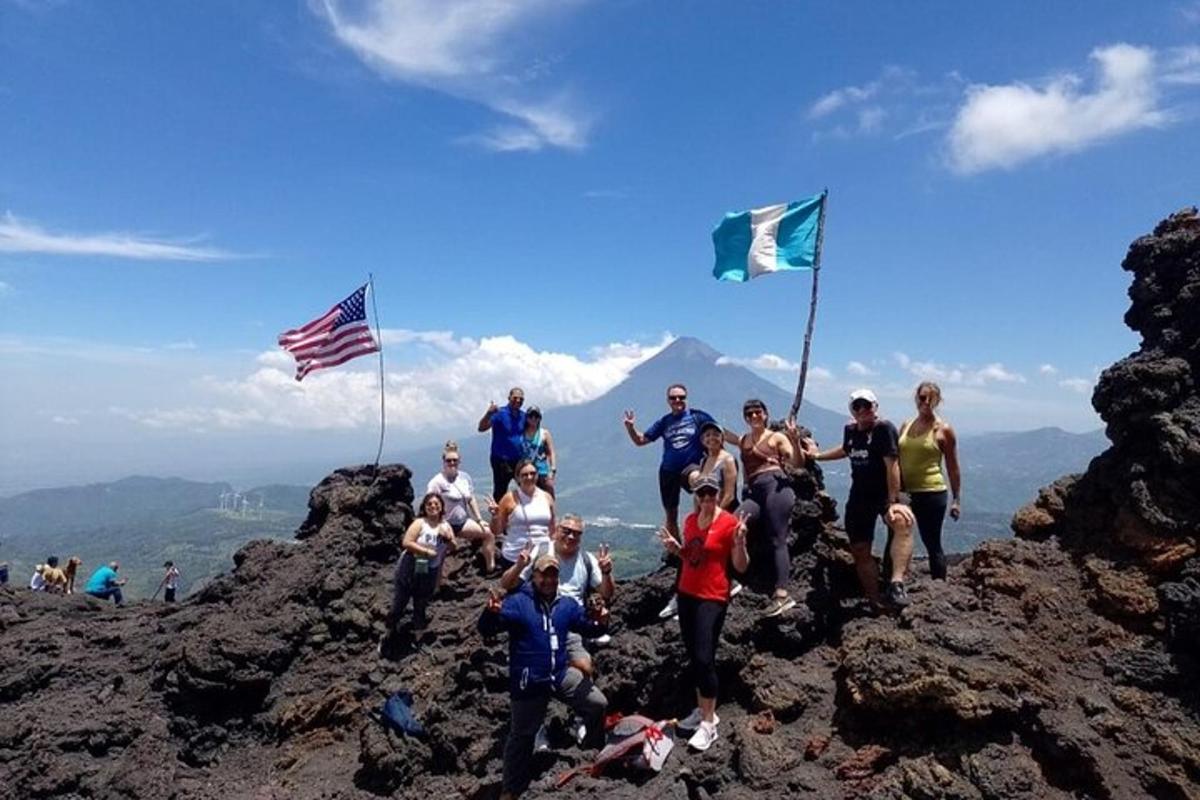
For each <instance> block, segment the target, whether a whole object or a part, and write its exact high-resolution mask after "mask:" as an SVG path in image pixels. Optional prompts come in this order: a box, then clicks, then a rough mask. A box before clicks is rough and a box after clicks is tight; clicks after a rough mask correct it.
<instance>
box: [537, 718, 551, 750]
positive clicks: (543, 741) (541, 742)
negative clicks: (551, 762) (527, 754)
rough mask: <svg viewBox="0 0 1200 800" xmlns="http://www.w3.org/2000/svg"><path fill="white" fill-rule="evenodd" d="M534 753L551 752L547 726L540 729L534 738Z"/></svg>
mask: <svg viewBox="0 0 1200 800" xmlns="http://www.w3.org/2000/svg"><path fill="white" fill-rule="evenodd" d="M533 752H535V753H549V752H550V737H549V735H547V733H546V726H545V725H543V726H542V727H540V728H538V732H537V736H535V737H534V738H533Z"/></svg>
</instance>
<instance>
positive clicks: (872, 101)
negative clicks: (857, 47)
mask: <svg viewBox="0 0 1200 800" xmlns="http://www.w3.org/2000/svg"><path fill="white" fill-rule="evenodd" d="M961 85H962V80H961V78H959V77H958V75H956V74H954V73H951V74H948V75H944V76H942V77H941V78H940V79H936V80H934V81H930V82H922V81H920V80H918V75H917V73H916V72H915V71H914V70H912V69H909V68H907V67H901V66H896V65H890V66H886V67H884V68H883V69H882V70H881V71H880V73H879V76H878V77H876V78H875V79H874V80H872V81H869V82H867V83H864V84H861V85H856V86H843V87H841V88H838V89H834V90H832V91H830V92H827V93H826V94H824V95H822V96H821V97H819V98H818V99H817V100H816V101H814V102H813V103H812V104H811V105H810V106H809V107H808V112H807V116H808V119H809V120H810V121H811V122H813V123H814V124H818V125H825V126H827V127H825V128H823V129H821V130H817V131H815V132H814V133H813V139H814V140H820V139H826V138H834V139H849V138H852V137H858V136H872V135H876V134H880V133H882V132H883V131H884V128H885V127H886V128H891V129H894V130H898V131H899V133H896V134H895V137H894V138H897V139H902V138H906V137H908V136H913V135H915V134H918V133H923V132H926V131H930V130H936V129H938V128H942V127H945V126H946V125H947V122H946V120H948V119H949V117H950V114H951V111H952V109H953V105H952V104H951V99H952V98H953V97H954V96H956V94H957V92H958V91H959V89H960V88H961Z"/></svg>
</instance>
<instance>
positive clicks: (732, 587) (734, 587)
mask: <svg viewBox="0 0 1200 800" xmlns="http://www.w3.org/2000/svg"><path fill="white" fill-rule="evenodd" d="M743 588H745V587H743V586H742V585H741V584H740V583H738V582H737V581H730V582H729V599H730V600H732V599H733V598H735V597H737V596H738V595H739V594H741V591H742V589H743Z"/></svg>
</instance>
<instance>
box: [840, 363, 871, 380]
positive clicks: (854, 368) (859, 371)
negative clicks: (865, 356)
mask: <svg viewBox="0 0 1200 800" xmlns="http://www.w3.org/2000/svg"><path fill="white" fill-rule="evenodd" d="M846 372H848V373H850V374H851V375H857V376H859V377H860V378H864V377H866V376H868V375H874V374H875V370H873V369H871V368H870V367H868V366H867V365H866V364H864V363H862V362H861V361H851V362H849V363H847V364H846Z"/></svg>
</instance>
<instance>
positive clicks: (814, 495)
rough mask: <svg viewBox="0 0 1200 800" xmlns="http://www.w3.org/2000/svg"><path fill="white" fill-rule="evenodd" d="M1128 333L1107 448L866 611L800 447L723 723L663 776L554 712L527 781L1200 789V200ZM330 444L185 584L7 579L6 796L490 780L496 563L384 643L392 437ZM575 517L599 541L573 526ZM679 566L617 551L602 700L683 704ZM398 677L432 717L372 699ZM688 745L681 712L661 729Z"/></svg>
mask: <svg viewBox="0 0 1200 800" xmlns="http://www.w3.org/2000/svg"><path fill="white" fill-rule="evenodd" d="M1124 267H1125V269H1126V270H1128V271H1130V272H1131V273H1132V274H1133V286H1132V288H1131V290H1130V298H1131V300H1132V306H1131V308H1130V310H1129V312H1128V313H1127V314H1126V321H1127V322H1128V323H1129V325H1130V326H1131V327H1133V328H1134V329H1135V330H1137V331H1139V332H1140V333H1141V334H1142V337H1143V340H1142V345H1141V347H1140V349H1139V350H1138V351H1137V352H1135V353H1134V354H1132V355H1131V356H1129V357H1128V358H1126V359H1123V360H1122V361H1120V362H1118V363H1117V364H1114V365H1113V366H1112V367H1110V368H1109V369H1108V370H1106V371H1105V373H1104V375H1103V376H1102V378H1101V380H1100V384H1099V386H1098V387H1097V389H1096V393H1095V397H1094V403H1095V405H1096V408H1097V410H1098V411H1099V412H1100V414H1101V415H1102V417H1103V418H1104V420H1105V422H1106V424H1107V430H1108V435H1109V437H1110V439H1111V441H1112V447H1111V448H1109V450H1108V451H1106V452H1105V453H1104V454H1103V455H1101V456H1099V457H1098V458H1096V459H1095V460H1094V461H1093V462H1092V464H1091V466H1090V467H1089V469H1088V470H1087V472H1086V473H1084V474H1082V475H1078V476H1072V477H1068V478H1064V479H1062V480H1060V481H1058V482H1056V483H1055V484H1053V485H1052V486H1050V487H1047V488H1046V489H1044V490H1043V491H1042V492H1041V493H1040V495H1039V497H1038V498H1037V500H1036V501H1035V502H1034V503H1032V504H1031V505H1030V506H1028V507H1026V508H1024V509H1022V511H1021V512H1019V513H1018V515H1017V517H1016V518H1015V519H1014V528H1015V530H1016V532H1017V536H1016V537H1015V538H1013V539H1011V540H1004V541H991V542H987V543H985V544H984V545H982V546H980V547H979V548H977V549H976V550H975V551H974V552H973V553H972V554H970V555H969V556H967V557H966V558H965V559H964V560H962V561H961V562H960V563H958V564H956V565H955V566H953V567H952V568H951V570H950V579H949V580H948V581H946V582H931V581H930V580H928V578H927V576H925V575H924V574H918V575H916V576H915V577H914V579H913V581H912V583H911V591H910V595H911V597H912V604H911V605H910V606H909V607H908V608H906V609H905V610H904V611H903V612H902V613H899V614H897V615H887V616H880V617H875V616H871V615H869V614H868V613H867V609H866V608H865V606H864V604H863V603H862V601H861V600H860V599H859V598H858V591H857V584H856V579H855V575H854V570H853V566H852V561H851V559H850V556H849V552H848V549H847V544H846V540H845V536H844V534H843V533H842V532H841V531H840V530H839V529H838V528H837V527H836V526H835V525H834V524H833V522H834V521H835V519H836V513H835V512H836V506H835V504H834V503H833V502H832V501H831V500H830V499H829V498H828V497H827V496H825V495H824V493H823V492H822V491H821V483H820V475H819V474H817V473H809V472H806V471H800V472H797V473H795V474H794V476H793V479H794V481H795V483H796V486H797V496H798V498H799V499H798V502H797V504H796V507H795V509H794V511H793V517H792V527H793V531H794V539H793V542H792V552H793V561H792V571H793V582H794V593H795V594H796V595H797V597H798V599H799V600H800V602H799V604H798V606H797V608H796V609H795V610H793V611H792V612H791V613H790V614H789V615H788V616H786V617H785V618H783V619H782V620H780V621H773V622H771V621H763V620H760V619H758V616H757V613H756V611H757V604H758V601H760V600H761V599H762V593H763V592H767V591H769V586H768V585H767V584H766V583H765V582H764V581H763V576H760V575H758V574H756V573H755V570H754V566H753V563H754V562H757V563H758V564H762V563H764V562H765V561H766V560H767V559H765V558H762V557H757V558H756V555H757V552H756V550H754V549H752V553H751V557H752V573H754V574H752V575H751V576H750V579H749V581H748V584H749V588H748V590H747V591H746V592H744V593H743V594H741V595H739V596H738V597H737V598H736V599H735V600H734V601H733V604H732V607H731V611H730V614H729V618H728V621H727V624H726V627H725V633H724V637H723V640H722V642H721V645H720V648H719V650H718V669H719V672H720V677H721V705H720V714H721V719H722V726H721V727H722V737H721V739H720V740H719V741H718V742H717V744H716V745H714V747H713V748H712V749H710V750H709V751H708V752H706V753H703V754H696V753H688V752H686V749H685V748H684V747H682V746H680V747H678V748H677V749H676V751H675V752H674V753H672V754H671V756H670V758H669V760H668V762H667V765H666V767H665V769H664V770H663V771H662V772H661V773H659V774H657V775H652V776H651V775H646V774H638V773H629V772H625V771H623V770H622V769H620V768H615V769H613V770H611V771H610V772H609V773H607V774H605V775H604V776H602V777H598V778H593V777H580V778H577V779H575V780H574V781H572V782H571V783H570V784H568V785H567V786H566V787H565V788H562V789H558V790H554V789H552V788H551V785H552V784H553V781H554V778H555V776H556V775H557V774H559V773H560V772H562V771H563V770H565V769H568V768H570V767H572V766H576V765H579V764H583V763H586V762H587V761H588V760H589V759H590V757H591V755H593V754H592V753H591V752H586V751H580V750H579V749H577V748H576V747H575V746H574V745H570V744H568V743H567V742H566V741H565V737H564V736H562V715H563V714H564V712H563V710H562V709H561V708H555V707H554V706H552V708H555V710H554V711H553V712H552V713H553V714H554V715H555V716H554V717H553V719H552V722H551V734H552V737H556V738H557V739H558V742H557V745H558V746H557V747H556V749H555V750H554V751H553V752H551V753H549V754H544V755H539V756H537V757H536V758H537V759H538V760H537V764H536V770H537V772H538V773H539V774H540V776H541V777H540V778H538V780H537V781H536V782H535V784H534V786H533V787H532V788H531V790H530V793H529V794H530V796H542V795H550V794H557V795H563V796H604V797H605V798H613V799H620V798H633V797H638V798H680V800H683V799H684V798H687V799H688V800H699V798H716V797H728V798H750V797H758V796H766V795H768V794H769V795H771V796H795V797H814V798H815V797H821V798H830V797H834V798H843V797H844V798H857V797H862V798H879V799H880V800H883V799H884V798H895V799H897V800H898V799H899V798H922V799H928V800H935V799H941V800H983V799H985V798H986V799H987V800H1000V799H1001V798H1005V799H1007V798H1029V799H1030V800H1032V799H1034V798H1038V799H1041V798H1110V799H1114V800H1115V799H1117V798H1135V797H1155V798H1197V797H1200V724H1198V711H1200V705H1198V701H1200V691H1198V689H1197V686H1196V681H1195V676H1196V674H1197V672H1196V661H1195V659H1196V655H1197V654H1196V648H1197V643H1198V642H1200V637H1198V636H1197V634H1198V633H1200V555H1198V554H1197V549H1196V547H1197V546H1196V538H1197V534H1198V533H1200V497H1198V496H1197V494H1198V491H1200V489H1198V487H1200V396H1198V393H1197V378H1198V377H1200V217H1198V216H1197V214H1196V211H1195V210H1194V209H1192V210H1188V211H1183V212H1180V213H1178V214H1175V215H1172V216H1171V217H1169V218H1168V219H1167V220H1165V221H1163V222H1162V223H1161V224H1160V225H1158V227H1156V229H1155V230H1154V233H1153V234H1152V235H1150V236H1146V237H1143V238H1140V239H1138V240H1137V241H1135V242H1134V243H1133V245H1132V246H1131V248H1130V251H1129V255H1128V256H1127V258H1126V259H1125V262H1124ZM372 477H373V476H372V474H371V471H370V470H369V469H366V468H351V469H343V470H338V471H336V472H334V473H333V474H332V475H330V476H329V477H327V478H326V479H325V480H323V481H322V482H321V483H320V484H319V485H318V486H316V487H315V488H314V489H313V491H312V495H311V500H310V510H309V515H308V518H307V520H306V521H305V523H304V524H303V525H302V526H301V528H300V529H299V531H298V532H297V536H296V540H295V541H294V542H277V541H258V542H253V543H251V544H249V545H247V546H246V547H245V548H243V549H242V550H241V551H239V552H238V553H237V555H236V557H235V566H234V569H233V571H232V572H231V573H229V574H228V575H225V576H223V577H221V578H219V579H218V580H216V581H214V582H213V583H212V584H211V585H209V586H208V587H207V588H205V589H204V590H202V591H201V592H199V593H198V594H197V595H195V596H193V597H191V598H189V599H188V600H187V602H184V603H182V604H179V605H177V606H163V605H151V604H135V605H133V606H131V607H127V608H122V609H115V608H111V607H108V606H105V605H103V604H101V603H99V602H98V601H95V600H92V599H90V598H87V597H83V596H78V595H77V596H73V597H55V596H47V595H40V594H32V593H29V592H26V591H22V590H20V589H14V588H12V587H8V588H4V589H0V642H2V646H0V714H2V719H3V724H0V797H4V798H8V797H13V798H17V797H19V798H22V799H23V800H29V799H30V798H50V797H80V798H110V797H111V798H116V797H121V798H131V799H134V800H136V799H138V798H146V800H150V798H154V800H163V799H164V798H180V799H181V800H182V798H218V797H219V798H258V799H261V800H268V799H272V798H347V799H348V798H373V797H381V796H392V797H444V798H456V797H464V798H488V797H493V796H495V794H496V792H497V790H498V776H499V771H500V764H499V754H500V751H501V747H502V742H503V734H504V729H505V725H506V723H507V713H508V698H507V695H506V664H505V662H506V649H505V647H504V643H503V642H485V641H483V640H481V638H480V636H479V634H478V633H476V631H475V620H476V619H477V617H478V614H479V612H480V609H481V607H482V603H483V600H484V597H485V595H486V584H485V582H484V581H483V580H482V579H481V578H480V577H479V576H478V570H477V568H476V565H475V564H473V563H471V562H470V561H469V560H468V559H466V558H462V557H457V556H452V557H450V559H449V561H448V564H447V576H446V581H445V584H444V586H443V588H442V589H441V591H440V593H439V595H438V597H437V598H436V600H435V601H434V603H433V605H432V606H431V613H432V627H431V630H432V633H433V636H434V642H433V643H432V645H430V646H428V647H426V648H424V649H423V650H421V651H419V652H413V651H412V650H411V648H410V647H409V643H407V642H404V641H400V642H398V643H397V645H396V648H395V652H388V653H385V654H383V655H381V654H380V653H378V652H377V644H378V642H379V641H380V638H381V635H382V633H383V631H384V619H385V615H386V612H387V605H388V601H389V597H390V578H391V572H392V568H393V564H394V562H395V559H396V557H397V554H398V550H397V542H398V540H399V534H400V532H401V531H402V530H403V528H404V527H405V525H406V524H407V523H408V521H409V520H410V519H411V518H412V507H411V504H412V500H413V490H412V486H411V482H410V477H411V476H410V474H409V471H408V470H407V468H405V467H403V466H399V465H393V466H389V467H385V468H383V469H382V470H381V472H380V474H379V475H378V479H377V480H372ZM594 544H595V543H594V542H593V545H594ZM672 577H673V572H672V570H670V569H663V570H660V571H658V572H655V573H654V574H651V575H649V576H647V577H645V578H641V579H637V580H631V581H625V582H621V583H620V585H619V588H618V595H617V599H616V602H615V604H614V607H613V619H614V625H613V631H612V633H613V641H612V644H611V645H610V646H609V647H607V648H606V649H603V650H601V651H599V653H598V655H597V658H596V667H597V671H598V676H599V677H598V684H599V685H600V686H601V687H602V688H603V690H604V691H605V693H606V694H607V695H608V699H609V702H610V710H620V711H624V712H627V713H628V712H632V711H642V712H645V713H648V714H650V715H651V716H658V717H669V716H676V715H679V714H682V713H685V712H686V711H687V710H688V709H689V708H690V706H691V703H690V698H689V697H688V695H689V694H690V688H689V687H687V686H686V685H685V682H684V681H683V680H681V675H682V662H683V652H682V646H681V644H680V641H679V636H678V630H677V627H676V626H675V625H674V624H670V623H667V624H664V623H662V622H660V621H659V620H658V619H657V611H658V609H659V608H660V607H661V606H662V604H663V602H664V601H665V600H666V598H667V597H668V594H669V592H670V591H671V585H672ZM400 688H405V689H408V690H410V691H411V692H412V693H413V694H414V696H415V698H416V703H415V709H416V712H417V714H418V716H419V717H420V718H421V720H422V721H423V723H424V724H425V726H426V728H427V732H428V735H427V737H426V738H424V739H406V738H401V737H398V736H397V735H396V734H394V733H391V732H389V731H387V730H385V729H384V728H383V727H382V726H381V725H380V724H379V723H378V722H377V721H376V720H375V719H374V718H373V717H372V714H371V712H372V711H373V710H375V709H377V708H378V706H379V705H380V704H381V703H382V701H383V700H384V698H385V697H387V696H388V695H389V694H390V693H391V692H393V691H395V690H397V689H400ZM681 744H682V743H681Z"/></svg>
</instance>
